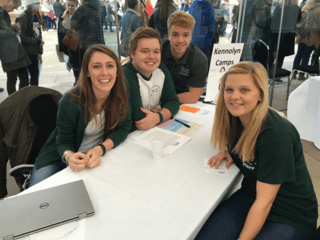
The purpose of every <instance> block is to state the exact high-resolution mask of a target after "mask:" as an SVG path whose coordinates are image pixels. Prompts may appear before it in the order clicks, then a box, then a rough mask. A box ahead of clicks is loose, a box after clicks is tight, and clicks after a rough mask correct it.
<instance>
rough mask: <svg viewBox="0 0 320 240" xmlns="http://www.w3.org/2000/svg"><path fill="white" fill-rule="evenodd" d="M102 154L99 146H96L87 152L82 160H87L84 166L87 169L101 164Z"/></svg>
mask: <svg viewBox="0 0 320 240" xmlns="http://www.w3.org/2000/svg"><path fill="white" fill-rule="evenodd" d="M102 154H103V151H102V148H101V147H100V146H96V147H94V148H92V149H91V150H89V151H88V152H87V154H86V155H85V157H84V159H86V160H87V163H86V166H87V167H89V168H94V167H97V166H99V165H100V164H101V159H100V158H101V156H102Z"/></svg>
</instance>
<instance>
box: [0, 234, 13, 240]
mask: <svg viewBox="0 0 320 240" xmlns="http://www.w3.org/2000/svg"><path fill="white" fill-rule="evenodd" d="M3 240H14V238H13V235H9V236H6V237H4V238H3Z"/></svg>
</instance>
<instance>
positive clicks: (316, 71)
mask: <svg viewBox="0 0 320 240" xmlns="http://www.w3.org/2000/svg"><path fill="white" fill-rule="evenodd" d="M314 54H315V56H314V59H313V61H312V65H299V66H297V67H296V69H295V70H297V71H299V72H303V73H306V74H308V75H309V76H318V75H320V66H319V61H317V60H318V58H319V55H320V49H317V50H316V51H315V53H314ZM291 82H292V76H291V78H290V79H289V82H288V88H287V99H288V97H289V88H290V84H291Z"/></svg>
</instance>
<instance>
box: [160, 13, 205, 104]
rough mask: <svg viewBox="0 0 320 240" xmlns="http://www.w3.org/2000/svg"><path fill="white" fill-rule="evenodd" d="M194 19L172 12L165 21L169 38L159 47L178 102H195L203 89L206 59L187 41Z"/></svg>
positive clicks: (199, 50) (189, 39)
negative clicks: (166, 21)
mask: <svg viewBox="0 0 320 240" xmlns="http://www.w3.org/2000/svg"><path fill="white" fill-rule="evenodd" d="M194 24H195V20H194V18H193V17H192V16H191V15H190V14H189V13H186V12H180V11H176V12H174V13H172V14H171V15H170V17H169V19H168V31H169V39H168V40H166V41H164V42H163V44H162V52H161V61H162V62H163V63H164V64H165V65H166V67H167V68H168V70H169V72H170V73H171V76H172V79H173V83H174V86H175V89H176V92H177V95H178V97H179V101H180V103H195V102H197V101H198V100H199V98H200V96H201V94H202V91H203V88H204V87H205V86H206V77H207V74H208V60H207V57H206V56H205V55H204V53H203V52H202V51H201V49H200V48H198V47H197V46H196V45H194V44H193V43H190V42H191V37H192V32H193V27H194Z"/></svg>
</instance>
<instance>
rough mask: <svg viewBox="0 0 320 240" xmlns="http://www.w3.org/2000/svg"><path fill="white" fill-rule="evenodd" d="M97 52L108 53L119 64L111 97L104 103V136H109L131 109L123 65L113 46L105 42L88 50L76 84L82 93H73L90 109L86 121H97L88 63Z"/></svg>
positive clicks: (95, 100) (86, 114)
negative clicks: (110, 46)
mask: <svg viewBox="0 0 320 240" xmlns="http://www.w3.org/2000/svg"><path fill="white" fill-rule="evenodd" d="M95 52H102V53H105V54H107V55H108V56H109V57H111V58H112V59H113V60H114V61H115V62H116V65H117V77H116V81H115V83H114V86H113V87H112V89H111V91H110V95H109V97H108V98H107V99H106V101H105V102H104V103H103V104H102V110H104V112H105V125H104V136H107V135H108V134H109V133H110V132H112V131H113V130H114V128H115V127H116V126H117V125H118V124H119V123H121V122H123V121H124V119H125V118H126V115H127V113H128V111H129V102H128V93H127V83H126V80H125V77H124V72H123V69H122V65H121V63H120V61H119V58H118V57H117V55H116V54H115V53H114V51H113V50H112V49H111V48H109V47H108V46H106V45H103V44H96V45H93V46H91V47H89V48H88V49H87V50H86V52H85V54H84V58H83V63H82V69H81V73H80V76H79V79H78V82H77V84H76V87H79V92H80V94H79V95H75V94H72V93H71V94H72V96H73V97H75V98H77V99H78V100H79V101H80V102H81V103H82V104H83V105H84V107H85V109H88V111H85V112H84V115H85V116H84V117H85V121H86V122H87V123H88V122H89V121H90V120H91V119H92V118H95V119H96V121H97V114H99V112H98V110H97V109H96V104H97V99H96V96H95V95H94V92H93V89H92V81H91V79H90V77H87V76H88V65H89V62H90V59H91V57H92V55H93V54H94V53H95ZM88 116H89V119H88Z"/></svg>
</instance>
